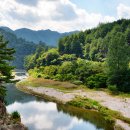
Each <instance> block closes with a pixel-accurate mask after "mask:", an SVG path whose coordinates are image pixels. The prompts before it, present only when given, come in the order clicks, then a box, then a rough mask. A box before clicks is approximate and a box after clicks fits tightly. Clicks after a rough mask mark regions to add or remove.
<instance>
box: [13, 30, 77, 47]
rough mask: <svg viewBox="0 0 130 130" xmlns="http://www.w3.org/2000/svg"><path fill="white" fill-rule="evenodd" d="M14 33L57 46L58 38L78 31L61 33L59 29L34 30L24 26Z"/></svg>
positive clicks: (30, 39)
mask: <svg viewBox="0 0 130 130" xmlns="http://www.w3.org/2000/svg"><path fill="white" fill-rule="evenodd" d="M14 33H15V35H16V36H17V37H18V38H23V39H25V40H27V41H30V42H34V43H38V42H39V41H42V42H45V43H46V44H47V45H50V46H57V43H58V40H59V39H60V38H61V37H64V36H68V35H70V34H73V33H76V31H74V32H68V33H59V32H57V31H51V30H49V29H48V30H38V31H34V30H30V29H27V28H22V29H17V30H15V31H14Z"/></svg>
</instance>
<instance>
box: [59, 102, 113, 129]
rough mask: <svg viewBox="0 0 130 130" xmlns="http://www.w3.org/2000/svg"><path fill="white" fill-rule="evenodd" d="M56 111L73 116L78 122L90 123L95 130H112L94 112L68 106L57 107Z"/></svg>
mask: <svg viewBox="0 0 130 130" xmlns="http://www.w3.org/2000/svg"><path fill="white" fill-rule="evenodd" d="M57 109H58V111H59V112H60V111H62V112H64V113H66V114H68V115H71V116H73V117H74V116H75V117H77V118H78V119H79V120H80V119H83V120H84V121H86V122H90V123H92V124H94V125H95V126H96V128H97V129H101V128H104V129H105V130H114V128H113V125H112V124H111V123H109V122H107V121H105V120H104V118H103V116H102V115H101V114H100V113H98V112H96V111H90V110H84V109H80V108H76V107H73V106H68V105H62V104H58V105H57Z"/></svg>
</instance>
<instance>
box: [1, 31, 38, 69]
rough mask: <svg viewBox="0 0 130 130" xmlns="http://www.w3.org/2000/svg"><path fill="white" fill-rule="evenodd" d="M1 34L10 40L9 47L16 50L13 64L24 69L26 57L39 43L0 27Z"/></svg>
mask: <svg viewBox="0 0 130 130" xmlns="http://www.w3.org/2000/svg"><path fill="white" fill-rule="evenodd" d="M0 34H1V35H3V36H4V39H6V40H8V41H9V47H11V48H14V49H15V50H16V53H15V54H14V60H13V62H12V65H14V66H16V68H20V69H22V68H23V63H24V57H25V56H27V55H30V54H32V53H34V52H35V50H36V47H37V46H38V45H36V44H34V43H32V42H27V41H25V40H24V39H22V38H17V37H16V36H15V35H14V34H13V33H12V32H9V31H5V30H3V29H0Z"/></svg>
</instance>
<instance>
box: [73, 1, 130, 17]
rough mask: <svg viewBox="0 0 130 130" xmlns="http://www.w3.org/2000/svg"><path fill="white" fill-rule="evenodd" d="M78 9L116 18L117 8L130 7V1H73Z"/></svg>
mask: <svg viewBox="0 0 130 130" xmlns="http://www.w3.org/2000/svg"><path fill="white" fill-rule="evenodd" d="M71 1H72V2H73V3H75V4H76V5H77V6H78V7H80V8H83V9H85V10H86V11H88V12H95V13H101V14H103V15H112V16H116V15H117V12H116V9H117V6H118V5H119V4H124V5H127V6H130V0H71Z"/></svg>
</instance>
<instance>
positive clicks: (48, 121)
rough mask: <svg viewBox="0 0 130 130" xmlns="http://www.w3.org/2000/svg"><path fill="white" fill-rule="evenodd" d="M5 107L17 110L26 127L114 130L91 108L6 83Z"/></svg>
mask: <svg viewBox="0 0 130 130" xmlns="http://www.w3.org/2000/svg"><path fill="white" fill-rule="evenodd" d="M7 90H8V91H7V96H6V101H7V104H8V105H7V110H8V112H9V113H12V112H13V111H18V112H19V113H20V115H21V119H22V123H23V124H24V125H26V126H27V127H28V128H29V130H113V126H112V125H111V124H110V123H108V122H106V121H105V120H104V119H103V117H102V116H101V115H100V114H99V113H97V112H92V111H87V110H83V109H79V108H75V107H71V106H66V105H61V104H56V103H54V102H48V101H46V100H43V99H40V98H38V97H35V96H32V95H29V94H26V93H23V92H21V91H19V90H17V89H16V87H15V85H14V84H9V85H7Z"/></svg>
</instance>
